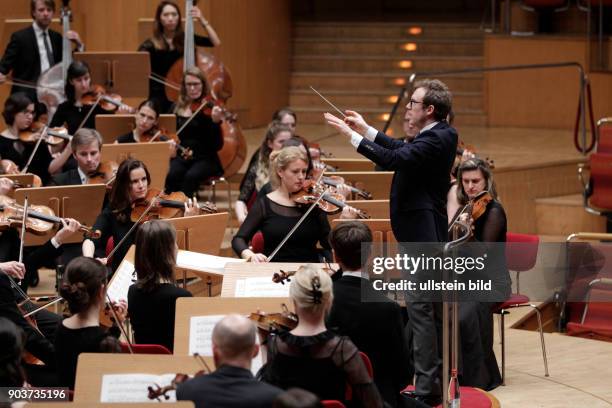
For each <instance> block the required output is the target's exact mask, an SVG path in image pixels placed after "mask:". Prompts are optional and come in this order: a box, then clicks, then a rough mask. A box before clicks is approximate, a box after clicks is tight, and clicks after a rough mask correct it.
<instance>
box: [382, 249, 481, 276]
mask: <svg viewBox="0 0 612 408" xmlns="http://www.w3.org/2000/svg"><path fill="white" fill-rule="evenodd" d="M486 258H487V255H486V254H484V255H483V256H479V257H469V256H466V257H449V256H446V257H442V256H425V255H424V254H421V256H417V257H414V256H409V255H407V254H403V255H400V254H397V255H395V257H392V258H387V257H375V258H374V259H373V260H372V272H374V273H375V274H376V275H380V274H382V273H384V272H385V270H391V269H397V270H402V271H404V272H409V273H410V274H411V275H413V274H415V273H416V272H425V271H440V270H446V271H454V272H455V273H457V274H459V275H461V274H463V273H464V272H466V271H473V270H476V271H482V270H483V269H484V268H485V259H486Z"/></svg>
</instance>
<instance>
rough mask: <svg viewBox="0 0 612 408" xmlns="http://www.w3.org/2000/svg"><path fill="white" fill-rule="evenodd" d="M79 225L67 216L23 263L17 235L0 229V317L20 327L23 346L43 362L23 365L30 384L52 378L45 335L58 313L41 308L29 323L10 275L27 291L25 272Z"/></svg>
mask: <svg viewBox="0 0 612 408" xmlns="http://www.w3.org/2000/svg"><path fill="white" fill-rule="evenodd" d="M79 227H80V224H79V222H78V221H76V220H73V219H67V220H66V223H65V224H64V226H63V228H62V229H60V230H59V231H57V232H56V234H55V235H54V236H53V238H51V239H50V240H49V241H47V243H45V244H44V245H42V246H39V247H36V248H35V249H34V250H33V251H31V252H30V253H28V254H27V255H25V256H24V259H23V263H21V262H18V259H19V247H20V239H19V234H18V232H17V230H16V229H10V230H6V231H2V232H1V233H0V317H5V318H7V319H9V320H10V321H12V322H13V323H14V324H16V325H17V326H18V327H20V328H21V330H23V332H24V333H25V339H24V342H25V349H26V350H27V351H28V352H29V353H31V354H32V355H33V356H34V357H36V358H37V359H39V360H40V361H42V362H43V363H44V364H45V366H46V368H41V367H40V366H36V365H29V364H28V365H26V366H25V368H26V372H27V373H28V381H29V382H30V383H31V384H33V385H37V386H49V385H54V380H53V379H50V377H52V378H53V377H55V356H54V349H53V344H52V343H51V341H50V340H49V339H53V338H54V337H55V331H56V329H57V323H58V322H59V320H60V317H59V316H58V315H56V314H55V313H52V312H50V311H48V310H41V311H39V312H37V313H36V314H34V315H32V316H31V318H32V322H33V323H35V324H36V325H37V327H34V326H32V325H31V324H30V322H29V321H28V320H26V319H25V318H24V316H23V314H24V313H23V312H22V310H21V309H20V308H19V306H18V304H19V303H22V302H23V301H24V300H27V299H24V296H23V294H22V293H18V292H17V290H16V289H14V288H13V283H12V281H11V279H13V280H19V279H21V284H20V285H19V286H20V289H21V290H22V291H23V292H24V293H27V290H28V285H29V282H28V279H27V278H28V276H30V275H33V273H34V271H36V270H38V268H39V267H41V266H42V265H43V263H45V262H46V261H48V260H49V259H53V258H55V257H57V256H58V255H60V254H61V252H62V244H63V243H64V242H65V241H66V240H67V239H68V237H70V236H71V235H72V234H73V233H74V232H76V231H77V230H78V229H79ZM24 278H25V279H24ZM49 369H50V370H51V371H52V372H51V373H50V372H49Z"/></svg>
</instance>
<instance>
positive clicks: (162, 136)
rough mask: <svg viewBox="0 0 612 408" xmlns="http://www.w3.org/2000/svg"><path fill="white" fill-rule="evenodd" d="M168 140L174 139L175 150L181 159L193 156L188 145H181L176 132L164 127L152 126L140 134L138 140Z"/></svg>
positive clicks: (148, 141) (145, 141)
mask: <svg viewBox="0 0 612 408" xmlns="http://www.w3.org/2000/svg"><path fill="white" fill-rule="evenodd" d="M168 140H172V141H174V144H175V145H176V150H178V152H179V154H180V155H181V156H182V157H183V159H185V160H190V159H191V158H192V157H193V151H192V150H191V149H190V148H189V147H185V146H182V145H181V140H180V139H179V138H178V135H177V134H176V133H170V132H169V131H168V130H167V129H166V128H163V127H160V128H158V127H153V128H151V129H150V130H149V131H147V132H145V133H143V134H142V135H140V141H141V142H143V143H152V142H155V141H161V142H166V141H168Z"/></svg>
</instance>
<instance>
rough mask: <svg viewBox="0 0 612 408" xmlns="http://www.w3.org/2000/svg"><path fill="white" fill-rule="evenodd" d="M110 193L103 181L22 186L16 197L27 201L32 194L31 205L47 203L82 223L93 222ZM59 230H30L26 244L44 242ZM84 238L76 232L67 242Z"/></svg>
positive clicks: (89, 224) (61, 214) (63, 215)
mask: <svg viewBox="0 0 612 408" xmlns="http://www.w3.org/2000/svg"><path fill="white" fill-rule="evenodd" d="M105 194H106V186H104V185H103V184H86V185H75V186H57V187H35V188H19V189H17V190H15V201H16V202H17V203H18V204H23V202H24V199H25V197H26V196H27V197H28V202H29V203H30V205H35V204H38V205H45V206H47V207H50V208H51V209H52V210H53V212H54V213H55V215H56V216H58V217H61V218H74V219H75V220H78V221H79V222H80V223H81V224H83V225H87V226H93V225H94V223H95V221H96V218H97V216H98V214H99V213H100V212H101V211H102V203H103V201H104V195H105ZM54 234H55V229H53V230H51V231H49V232H48V233H47V234H45V235H34V234H31V233H29V232H28V233H26V242H25V246H35V245H42V244H44V243H45V242H47V241H48V240H49V239H51V237H52V236H53V235H54ZM82 241H83V234H82V233H80V232H75V233H74V234H72V235H71V236H70V237H69V239H68V240H67V241H66V242H65V243H67V244H68V243H78V242H82Z"/></svg>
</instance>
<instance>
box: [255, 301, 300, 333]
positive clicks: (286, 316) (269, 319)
mask: <svg viewBox="0 0 612 408" xmlns="http://www.w3.org/2000/svg"><path fill="white" fill-rule="evenodd" d="M281 308H282V311H281V312H280V313H262V312H260V311H257V312H255V313H251V314H250V315H249V319H250V320H252V321H253V322H254V323H255V325H256V326H257V328H258V329H260V330H263V331H264V332H266V333H270V332H279V331H290V330H293V329H295V328H296V326H297V324H298V316H297V315H296V314H295V313H293V312H290V311H289V309H288V308H287V305H285V304H284V303H283V304H281Z"/></svg>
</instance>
